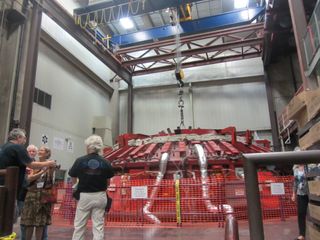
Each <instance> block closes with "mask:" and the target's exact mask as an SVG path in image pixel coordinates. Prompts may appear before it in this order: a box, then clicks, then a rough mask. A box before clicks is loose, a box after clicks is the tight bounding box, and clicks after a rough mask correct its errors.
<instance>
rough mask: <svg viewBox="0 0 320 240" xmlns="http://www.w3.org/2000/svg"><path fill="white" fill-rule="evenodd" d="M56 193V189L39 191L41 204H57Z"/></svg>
mask: <svg viewBox="0 0 320 240" xmlns="http://www.w3.org/2000/svg"><path fill="white" fill-rule="evenodd" d="M57 195H58V191H57V188H56V187H52V188H50V189H43V190H41V197H40V202H41V203H57Z"/></svg>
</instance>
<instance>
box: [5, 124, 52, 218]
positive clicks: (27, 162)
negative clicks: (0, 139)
mask: <svg viewBox="0 0 320 240" xmlns="http://www.w3.org/2000/svg"><path fill="white" fill-rule="evenodd" d="M26 139H27V138H26V132H25V131H24V130H23V129H21V128H14V129H12V130H11V131H10V133H9V136H8V142H7V143H5V144H4V145H2V146H0V172H3V173H4V172H5V171H6V170H5V169H6V168H8V167H11V166H16V167H18V168H19V175H18V188H17V199H18V197H19V196H20V194H21V191H22V190H23V184H24V183H25V177H26V176H25V174H26V167H29V168H32V169H36V168H44V167H54V166H55V165H56V163H55V161H53V160H49V161H47V162H35V161H32V159H31V158H30V157H29V154H28V152H27V150H26V148H25V146H24V145H25V144H26ZM0 185H4V176H0ZM17 216H18V214H16V216H15V217H17ZM15 221H16V219H15Z"/></svg>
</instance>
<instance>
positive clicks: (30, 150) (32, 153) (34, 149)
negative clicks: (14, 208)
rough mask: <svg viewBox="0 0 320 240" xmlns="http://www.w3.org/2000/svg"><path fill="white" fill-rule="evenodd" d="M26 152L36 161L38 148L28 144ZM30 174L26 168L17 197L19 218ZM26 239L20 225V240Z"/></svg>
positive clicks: (23, 229)
mask: <svg viewBox="0 0 320 240" xmlns="http://www.w3.org/2000/svg"><path fill="white" fill-rule="evenodd" d="M27 152H28V154H29V157H30V158H31V160H32V161H35V160H36V156H37V155H38V148H37V147H36V146H35V145H33V144H30V145H29V146H28V147H27ZM30 174H31V169H30V168H26V175H25V179H24V182H23V186H22V189H21V191H20V194H19V196H18V212H19V216H21V213H22V209H23V205H24V200H25V198H26V195H27V191H28V189H27V187H28V185H29V182H30V179H28V177H29V176H30ZM25 239H26V232H25V228H24V226H23V225H21V224H20V240H25Z"/></svg>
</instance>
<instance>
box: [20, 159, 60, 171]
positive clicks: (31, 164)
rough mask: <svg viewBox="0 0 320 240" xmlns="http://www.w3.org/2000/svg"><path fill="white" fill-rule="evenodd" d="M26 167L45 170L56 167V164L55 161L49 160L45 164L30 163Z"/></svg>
mask: <svg viewBox="0 0 320 240" xmlns="http://www.w3.org/2000/svg"><path fill="white" fill-rule="evenodd" d="M26 166H27V167H29V168H32V169H37V168H44V167H55V166H56V162H55V161H54V160H48V161H45V162H30V163H28V164H26Z"/></svg>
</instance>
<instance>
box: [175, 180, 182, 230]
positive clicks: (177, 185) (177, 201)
mask: <svg viewBox="0 0 320 240" xmlns="http://www.w3.org/2000/svg"><path fill="white" fill-rule="evenodd" d="M175 192H176V218H177V224H178V225H181V206H180V203H181V201H180V180H179V179H177V180H176V181H175Z"/></svg>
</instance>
